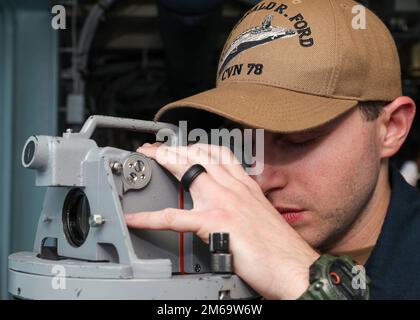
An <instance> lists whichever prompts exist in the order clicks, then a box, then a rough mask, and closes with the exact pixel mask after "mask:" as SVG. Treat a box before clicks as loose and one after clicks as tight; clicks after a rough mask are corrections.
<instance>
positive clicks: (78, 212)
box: [8, 116, 257, 299]
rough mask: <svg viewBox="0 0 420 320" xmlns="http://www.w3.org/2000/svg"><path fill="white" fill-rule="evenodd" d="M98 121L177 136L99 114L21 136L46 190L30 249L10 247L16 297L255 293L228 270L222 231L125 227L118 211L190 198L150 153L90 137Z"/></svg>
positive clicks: (160, 126)
mask: <svg viewBox="0 0 420 320" xmlns="http://www.w3.org/2000/svg"><path fill="white" fill-rule="evenodd" d="M99 127H102V128H114V129H124V130H131V131H137V132H139V133H153V134H156V139H157V140H159V141H164V139H166V140H165V141H168V142H167V143H170V144H172V145H176V144H178V143H179V141H178V140H179V136H178V127H176V126H173V125H171V124H167V123H160V122H152V121H141V120H133V119H123V118H114V117H105V116H92V117H90V118H89V119H88V120H87V121H86V122H85V124H84V126H83V128H82V129H81V131H80V132H78V133H73V132H71V131H67V132H65V133H64V134H63V136H62V137H53V136H32V137H30V138H29V139H28V140H27V142H26V144H25V146H24V149H23V153H22V163H23V166H24V167H25V168H28V169H33V170H35V173H36V185H37V186H41V187H47V189H46V195H45V199H44V204H43V208H42V210H41V215H40V218H39V223H38V229H37V232H36V238H35V243H34V249H33V252H19V253H14V254H11V255H10V256H9V265H8V279H9V292H10V293H11V294H12V295H13V296H14V297H16V298H20V299H229V298H231V299H250V298H254V297H256V296H257V295H256V293H255V292H254V291H253V290H252V289H251V288H250V287H249V286H248V285H247V284H246V283H244V282H243V281H241V279H240V278H239V277H238V276H236V275H235V274H232V273H231V271H232V257H231V256H229V255H230V254H229V252H228V250H227V249H226V245H228V244H227V243H225V242H220V239H226V238H227V239H228V237H226V234H216V235H210V240H211V241H210V242H211V245H212V248H211V250H209V246H208V245H206V244H205V243H204V242H202V241H201V240H200V239H199V238H198V237H196V236H195V235H194V234H192V233H183V234H180V233H178V232H173V231H150V230H137V229H129V228H128V227H127V225H126V223H125V220H124V214H127V213H133V212H142V211H156V210H162V209H165V208H185V209H190V208H192V200H191V198H190V195H189V193H187V192H184V191H182V189H180V184H179V182H178V181H177V180H176V179H175V178H174V177H173V176H172V175H171V174H170V173H169V172H168V171H166V170H165V169H164V168H163V167H161V166H160V165H158V164H157V163H156V162H155V161H154V160H152V159H150V158H148V157H146V156H145V155H143V154H141V153H137V152H132V151H127V150H121V149H117V148H111V147H104V148H100V147H98V146H97V144H96V142H95V141H94V140H92V139H91V136H92V134H93V132H94V131H95V129H96V128H99ZM212 239H215V240H218V242H212ZM219 243H222V244H223V245H222V246H220V245H219ZM216 249H217V250H216ZM219 249H220V250H219ZM212 266H213V267H212Z"/></svg>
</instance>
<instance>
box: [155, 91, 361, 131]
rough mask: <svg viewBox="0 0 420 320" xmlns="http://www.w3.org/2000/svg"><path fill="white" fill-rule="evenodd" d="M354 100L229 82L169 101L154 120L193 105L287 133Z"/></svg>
mask: <svg viewBox="0 0 420 320" xmlns="http://www.w3.org/2000/svg"><path fill="white" fill-rule="evenodd" d="M357 103H358V102H357V101H356V100H344V99H334V98H327V97H322V96H316V95H310V94H305V93H299V92H296V91H291V90H286V89H282V88H278V87H273V86H268V85H261V84H253V83H230V84H225V85H223V86H219V87H217V88H215V89H212V90H208V91H205V92H202V93H199V94H197V95H194V96H191V97H188V98H185V99H182V100H178V101H175V102H172V103H170V104H168V105H166V106H164V107H163V108H162V109H160V110H159V112H158V113H157V114H156V116H155V120H161V119H162V116H163V115H164V114H166V113H168V111H170V110H174V109H178V108H194V109H199V110H204V111H208V112H211V113H214V114H217V115H219V116H222V117H225V118H227V119H230V120H232V121H234V122H238V123H240V124H242V125H245V126H248V127H253V128H262V129H265V130H268V131H273V132H283V133H287V132H297V131H303V130H308V129H311V128H315V127H318V126H320V125H323V124H325V123H327V122H329V121H331V120H333V119H335V118H337V117H338V116H340V115H341V114H343V113H345V112H346V111H348V110H350V109H352V108H353V107H355V106H356V105H357Z"/></svg>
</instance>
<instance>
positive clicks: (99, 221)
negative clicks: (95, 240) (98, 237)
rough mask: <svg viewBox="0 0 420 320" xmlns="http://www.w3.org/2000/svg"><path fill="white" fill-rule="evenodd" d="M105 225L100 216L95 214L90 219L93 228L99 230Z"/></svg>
mask: <svg viewBox="0 0 420 320" xmlns="http://www.w3.org/2000/svg"><path fill="white" fill-rule="evenodd" d="M104 223H105V219H104V218H103V217H102V216H101V215H100V214H93V215H91V216H90V217H89V225H90V226H91V227H92V228H97V227H100V226H102V225H103V224H104Z"/></svg>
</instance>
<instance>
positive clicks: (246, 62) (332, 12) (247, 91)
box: [155, 0, 402, 132]
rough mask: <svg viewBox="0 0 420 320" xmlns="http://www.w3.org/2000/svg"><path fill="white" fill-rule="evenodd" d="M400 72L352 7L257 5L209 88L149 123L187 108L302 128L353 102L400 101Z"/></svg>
mask: <svg viewBox="0 0 420 320" xmlns="http://www.w3.org/2000/svg"><path fill="white" fill-rule="evenodd" d="M364 12H365V20H364ZM400 73H401V72H400V63H399V58H398V53H397V49H396V46H395V43H394V40H393V38H392V36H391V34H390V32H389V31H388V29H387V28H386V27H385V25H384V24H383V23H382V22H381V20H380V19H379V18H378V17H377V16H376V15H374V14H373V13H372V12H371V11H369V10H368V9H365V8H364V7H362V6H361V5H360V4H358V3H356V2H354V1H351V0H284V1H263V2H260V3H258V4H257V5H255V6H254V7H253V8H252V9H251V10H250V11H248V12H247V13H246V14H245V15H244V17H243V18H242V19H241V20H240V21H239V22H238V24H237V25H236V26H235V27H234V29H233V30H232V32H231V34H230V36H229V38H228V40H227V42H226V44H225V47H224V49H223V52H222V54H221V57H220V61H219V67H218V71H217V84H216V88H214V89H212V90H208V91H205V92H202V93H200V94H197V95H194V96H191V97H188V98H185V99H182V100H179V101H175V102H172V103H170V104H168V105H166V106H164V107H163V108H162V109H160V110H159V112H158V113H157V114H156V116H155V119H156V120H162V116H163V115H164V114H167V113H168V111H169V110H175V109H179V108H195V109H200V110H205V111H209V112H211V113H215V114H217V115H220V116H223V117H225V118H228V119H230V120H233V121H235V122H239V123H241V124H244V125H247V126H251V127H257V128H263V129H266V130H269V131H274V132H294V131H302V130H306V129H310V128H313V127H317V126H319V125H322V124H324V123H326V122H328V121H330V120H332V119H334V118H336V117H338V116H339V115H341V114H343V113H344V112H346V111H348V110H350V109H351V108H353V107H355V106H356V105H357V103H358V101H392V100H394V99H395V98H397V97H398V96H401V94H402V93H401V91H402V90H401V74H400Z"/></svg>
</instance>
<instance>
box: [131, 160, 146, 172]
mask: <svg viewBox="0 0 420 320" xmlns="http://www.w3.org/2000/svg"><path fill="white" fill-rule="evenodd" d="M144 169H145V166H144V163H143V161H140V160H137V161H136V163H135V164H134V170H136V171H137V172H143V171H144Z"/></svg>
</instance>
